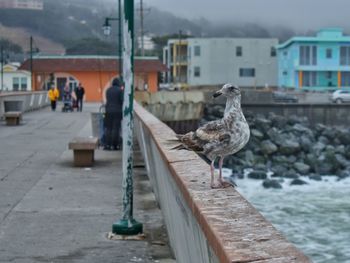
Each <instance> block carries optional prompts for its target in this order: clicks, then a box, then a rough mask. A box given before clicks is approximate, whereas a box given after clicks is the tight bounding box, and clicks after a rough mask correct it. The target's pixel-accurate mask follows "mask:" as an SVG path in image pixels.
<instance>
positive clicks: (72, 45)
mask: <svg viewBox="0 0 350 263" xmlns="http://www.w3.org/2000/svg"><path fill="white" fill-rule="evenodd" d="M65 47H66V54H67V55H117V54H118V53H117V52H118V46H117V45H116V44H113V43H108V42H104V41H102V40H100V39H98V38H83V39H78V40H72V41H69V42H66V44H65Z"/></svg>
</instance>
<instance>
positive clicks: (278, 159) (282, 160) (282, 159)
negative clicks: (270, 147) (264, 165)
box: [272, 155, 288, 164]
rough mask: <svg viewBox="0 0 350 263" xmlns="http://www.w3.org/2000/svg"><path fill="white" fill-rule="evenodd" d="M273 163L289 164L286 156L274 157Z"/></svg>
mask: <svg viewBox="0 0 350 263" xmlns="http://www.w3.org/2000/svg"><path fill="white" fill-rule="evenodd" d="M272 161H273V162H274V163H276V164H285V163H288V158H287V157H286V156H284V155H274V156H272Z"/></svg>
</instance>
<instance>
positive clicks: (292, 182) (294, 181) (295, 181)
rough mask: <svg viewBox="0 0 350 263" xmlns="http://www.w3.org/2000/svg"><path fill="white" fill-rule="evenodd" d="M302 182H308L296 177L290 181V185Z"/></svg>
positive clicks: (301, 183)
mask: <svg viewBox="0 0 350 263" xmlns="http://www.w3.org/2000/svg"><path fill="white" fill-rule="evenodd" d="M303 184H308V183H307V182H305V181H303V180H301V179H299V178H297V179H294V180H293V181H291V183H290V185H303Z"/></svg>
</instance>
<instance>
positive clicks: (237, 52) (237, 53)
mask: <svg viewBox="0 0 350 263" xmlns="http://www.w3.org/2000/svg"><path fill="white" fill-rule="evenodd" d="M242 55H243V51H242V47H240V46H238V47H236V57H241V56H242Z"/></svg>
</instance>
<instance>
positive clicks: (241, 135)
mask: <svg viewBox="0 0 350 263" xmlns="http://www.w3.org/2000/svg"><path fill="white" fill-rule="evenodd" d="M220 95H223V96H225V97H226V98H227V101H226V108H225V112H224V116H223V118H222V119H220V120H215V121H211V122H208V123H206V124H205V125H203V126H202V127H199V128H198V129H197V130H196V131H191V132H189V133H186V134H183V135H180V134H177V135H176V137H177V138H178V140H179V141H180V143H181V144H180V145H178V146H176V147H174V148H172V149H177V150H181V149H185V150H191V151H194V152H197V153H199V154H200V155H204V156H205V157H207V158H208V159H209V160H210V162H211V164H210V174H211V182H210V186H211V188H213V189H215V188H226V187H229V186H231V185H232V184H231V183H229V182H226V181H224V180H223V178H222V165H223V162H224V158H225V157H226V156H228V155H231V154H234V153H236V152H238V151H239V150H241V149H242V148H243V147H244V146H245V145H246V144H247V142H248V141H249V137H250V130H249V125H248V123H247V121H246V119H245V117H244V115H243V112H242V109H241V91H240V89H239V87H238V86H236V85H233V84H230V83H228V84H225V85H224V86H223V87H222V88H221V89H220V90H218V91H217V92H215V93H214V94H213V97H214V98H216V97H218V96H220ZM217 158H219V178H218V180H217V182H215V180H214V169H215V168H214V163H215V160H216V159H217Z"/></svg>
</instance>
